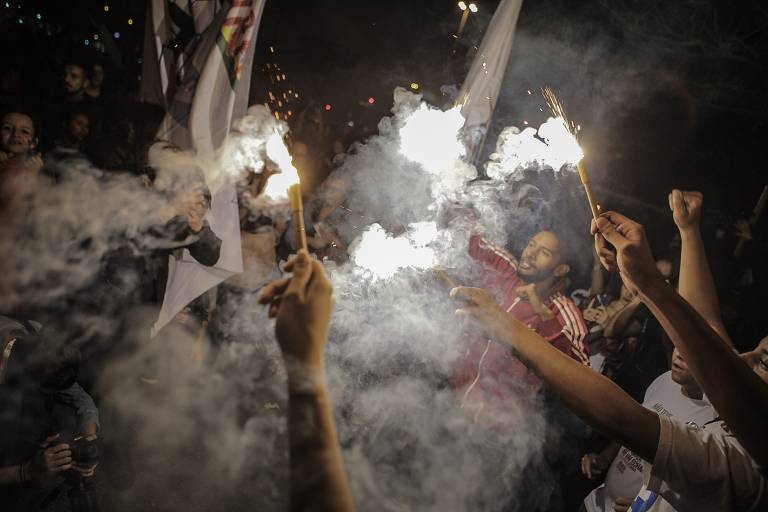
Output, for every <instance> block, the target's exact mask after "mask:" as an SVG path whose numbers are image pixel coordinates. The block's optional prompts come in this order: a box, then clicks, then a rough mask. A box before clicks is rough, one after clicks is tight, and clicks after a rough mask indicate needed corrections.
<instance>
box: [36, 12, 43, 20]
mask: <svg viewBox="0 0 768 512" xmlns="http://www.w3.org/2000/svg"><path fill="white" fill-rule="evenodd" d="M35 18H37V19H39V20H41V19H43V15H42V14H40V13H37V14H35Z"/></svg>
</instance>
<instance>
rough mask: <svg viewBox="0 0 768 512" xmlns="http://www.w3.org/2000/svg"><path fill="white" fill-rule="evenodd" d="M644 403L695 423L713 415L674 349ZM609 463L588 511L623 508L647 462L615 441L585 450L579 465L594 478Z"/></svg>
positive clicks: (638, 486)
mask: <svg viewBox="0 0 768 512" xmlns="http://www.w3.org/2000/svg"><path fill="white" fill-rule="evenodd" d="M643 407H645V408H646V409H650V410H652V411H655V412H656V413H657V414H659V415H660V416H665V417H668V418H674V419H675V420H677V421H680V422H682V423H684V424H690V425H695V426H697V427H702V426H703V425H705V424H707V423H709V422H710V421H712V420H713V419H714V418H715V410H714V409H713V408H712V405H711V404H710V403H709V401H707V399H706V398H705V397H704V393H703V392H702V391H701V388H700V387H699V385H698V383H697V382H696V380H695V379H694V378H693V376H692V375H691V372H690V371H689V370H688V366H687V365H686V364H685V361H684V360H683V358H682V357H681V356H680V353H679V352H678V351H677V350H675V351H674V352H673V354H672V370H670V371H668V372H666V373H663V374H661V375H659V376H658V377H657V378H656V380H654V381H653V383H651V385H650V386H649V387H648V390H647V391H646V392H645V399H644V400H643ZM609 464H610V467H609V468H608V473H607V474H606V477H605V483H604V484H602V485H601V486H600V487H598V488H596V489H594V490H593V491H592V492H591V493H590V494H589V496H587V497H586V498H585V499H584V508H585V509H586V510H587V511H588V512H597V511H600V512H604V511H613V510H626V509H627V508H628V506H629V504H630V503H631V502H632V500H633V499H634V497H635V496H637V493H638V492H639V491H640V489H641V487H642V486H643V468H644V466H645V465H647V463H645V462H644V461H643V459H642V458H641V457H639V456H638V455H636V454H635V453H634V452H632V450H630V449H628V448H626V447H624V446H620V445H619V444H618V443H616V442H611V443H610V444H609V445H608V446H607V447H606V448H605V449H604V450H602V451H601V452H599V453H587V454H585V455H584V457H582V460H581V469H582V472H583V473H584V474H585V475H586V476H587V477H588V478H596V477H598V476H600V475H602V474H603V473H604V472H605V469H606V467H607V466H608V465H609ZM617 499H618V502H617Z"/></svg>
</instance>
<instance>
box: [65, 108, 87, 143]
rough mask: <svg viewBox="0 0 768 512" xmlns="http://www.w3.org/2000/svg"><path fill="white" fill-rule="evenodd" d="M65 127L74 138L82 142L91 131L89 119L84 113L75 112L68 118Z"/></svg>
mask: <svg viewBox="0 0 768 512" xmlns="http://www.w3.org/2000/svg"><path fill="white" fill-rule="evenodd" d="M67 129H68V130H69V134H70V135H71V136H72V138H73V139H74V140H76V141H78V142H83V141H84V140H85V139H87V138H88V133H89V132H90V131H91V120H90V119H88V116H87V115H86V114H75V115H73V116H72V117H71V118H70V120H69V125H68V126H67Z"/></svg>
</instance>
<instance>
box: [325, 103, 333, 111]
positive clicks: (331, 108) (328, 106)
mask: <svg viewBox="0 0 768 512" xmlns="http://www.w3.org/2000/svg"><path fill="white" fill-rule="evenodd" d="M325 110H326V111H327V112H330V111H331V110H333V105H331V104H330V103H328V104H327V105H326V106H325Z"/></svg>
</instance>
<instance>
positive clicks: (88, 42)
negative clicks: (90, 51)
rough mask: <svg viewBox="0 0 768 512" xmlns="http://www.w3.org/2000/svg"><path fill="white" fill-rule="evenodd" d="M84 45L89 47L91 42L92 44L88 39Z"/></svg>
mask: <svg viewBox="0 0 768 512" xmlns="http://www.w3.org/2000/svg"><path fill="white" fill-rule="evenodd" d="M83 44H84V45H85V46H88V45H89V44H91V42H90V41H89V40H88V39H86V40H85V41H84V42H83Z"/></svg>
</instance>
